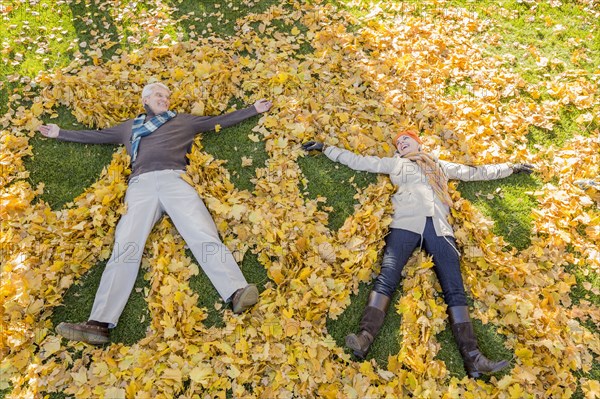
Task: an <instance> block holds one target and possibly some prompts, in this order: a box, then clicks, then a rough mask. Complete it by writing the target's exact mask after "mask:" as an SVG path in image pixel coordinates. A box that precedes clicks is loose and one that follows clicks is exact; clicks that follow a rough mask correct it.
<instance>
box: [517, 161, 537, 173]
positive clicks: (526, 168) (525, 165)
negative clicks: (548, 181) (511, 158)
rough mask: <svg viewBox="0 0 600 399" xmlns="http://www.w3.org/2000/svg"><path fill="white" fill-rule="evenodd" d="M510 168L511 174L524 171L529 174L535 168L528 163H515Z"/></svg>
mask: <svg viewBox="0 0 600 399" xmlns="http://www.w3.org/2000/svg"><path fill="white" fill-rule="evenodd" d="M512 170H513V174H517V173H526V174H528V175H530V174H531V173H533V171H534V170H535V169H534V168H533V165H530V164H528V163H516V164H514V165H513V166H512Z"/></svg>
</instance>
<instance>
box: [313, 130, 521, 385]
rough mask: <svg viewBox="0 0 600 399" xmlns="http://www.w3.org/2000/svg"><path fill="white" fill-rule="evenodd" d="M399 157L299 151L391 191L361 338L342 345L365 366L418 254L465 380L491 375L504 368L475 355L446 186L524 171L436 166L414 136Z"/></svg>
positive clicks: (402, 142) (401, 144)
mask: <svg viewBox="0 0 600 399" xmlns="http://www.w3.org/2000/svg"><path fill="white" fill-rule="evenodd" d="M394 145H395V147H396V149H397V152H396V153H395V154H394V156H392V157H387V158H380V157H376V156H362V155H358V154H355V153H353V152H351V151H348V150H345V149H341V148H338V147H334V146H325V145H324V144H323V143H320V142H316V141H311V142H308V143H305V144H304V145H303V146H302V148H303V149H304V150H306V151H312V150H317V151H322V152H323V153H324V154H325V155H326V156H327V157H328V158H329V159H331V160H332V161H334V162H339V163H341V164H344V165H346V166H348V167H350V168H351V169H354V170H359V171H366V172H372V173H383V174H387V175H389V176H390V179H391V181H392V183H393V184H395V185H396V186H397V191H396V193H395V194H394V195H393V196H392V204H393V208H394V213H393V219H392V223H391V225H390V233H389V235H388V236H387V237H386V245H385V250H384V255H383V260H382V263H381V271H380V273H379V275H378V276H377V278H376V279H375V283H374V286H373V289H372V291H371V293H370V295H369V299H368V302H367V306H366V308H365V310H364V312H363V315H362V319H361V321H360V324H359V332H358V333H357V334H350V335H348V336H347V337H346V345H347V346H348V347H349V348H350V349H352V351H353V353H354V355H355V356H357V357H359V358H361V359H364V358H365V356H366V354H367V352H368V350H369V347H370V346H371V344H372V343H373V340H374V339H375V337H376V335H377V334H378V333H379V330H380V329H381V326H382V325H383V320H384V318H385V315H386V313H387V310H388V307H389V305H390V298H391V297H392V294H393V293H394V291H395V290H396V288H397V287H398V284H399V283H400V279H401V273H402V269H403V268H404V265H405V264H406V262H407V261H408V259H409V258H410V256H411V254H412V253H413V251H414V250H415V249H416V248H419V249H421V248H422V249H424V250H425V252H426V253H427V254H429V255H431V256H432V257H433V263H434V271H435V273H436V275H437V278H438V280H439V282H440V285H441V287H442V291H443V295H444V300H445V302H446V304H447V305H448V315H449V317H450V323H451V325H452V332H453V334H454V338H455V340H456V342H457V344H458V347H459V350H460V353H461V355H462V358H463V361H464V366H465V369H466V371H467V374H468V375H469V377H472V378H478V377H480V376H481V375H482V374H487V373H494V372H497V371H499V370H501V369H503V368H505V367H506V366H508V364H509V363H508V361H506V360H501V361H497V362H496V361H492V360H489V359H487V358H486V357H485V356H484V355H483V354H482V353H481V352H480V350H479V347H478V345H477V339H476V338H475V334H474V332H473V326H472V324H471V320H470V318H469V312H468V307H467V298H466V294H465V289H464V285H463V281H462V276H461V273H460V263H459V255H460V253H459V251H458V249H457V246H456V242H455V240H454V234H453V231H452V227H451V226H450V223H449V222H448V215H449V213H450V207H451V206H452V199H451V198H450V195H449V193H448V179H458V180H464V181H475V180H494V179H501V178H504V177H507V176H510V175H511V174H513V173H521V172H524V173H528V174H529V173H531V172H532V171H533V168H532V166H531V165H527V164H515V165H511V164H508V163H503V164H497V165H483V166H478V167H471V166H466V165H462V164H458V163H453V162H447V161H441V160H438V159H436V158H435V157H433V156H431V155H430V154H428V153H426V152H424V151H423V148H422V141H421V139H420V138H419V136H418V135H417V134H416V133H415V132H414V131H404V132H400V133H399V134H398V135H397V136H396V138H395V139H394Z"/></svg>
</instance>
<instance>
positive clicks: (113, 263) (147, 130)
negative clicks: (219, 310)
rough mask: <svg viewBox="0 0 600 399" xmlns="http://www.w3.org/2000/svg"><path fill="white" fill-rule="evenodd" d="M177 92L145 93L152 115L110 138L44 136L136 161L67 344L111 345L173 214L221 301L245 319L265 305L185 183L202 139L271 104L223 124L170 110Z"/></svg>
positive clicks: (93, 133)
mask: <svg viewBox="0 0 600 399" xmlns="http://www.w3.org/2000/svg"><path fill="white" fill-rule="evenodd" d="M170 96H171V91H170V90H169V88H168V87H167V86H165V85H164V84H162V83H151V84H149V85H147V86H146V87H144V89H143V90H142V103H143V106H144V108H145V110H146V113H144V114H140V115H138V116H137V117H136V118H134V119H129V120H127V121H125V122H123V123H121V124H119V125H117V126H114V127H111V128H108V129H104V130H65V129H60V128H59V127H58V126H57V125H55V124H48V125H43V126H41V127H40V128H39V131H40V133H41V134H42V135H44V136H46V137H50V138H56V139H58V140H63V141H72V142H78V143H88V144H124V145H125V147H126V149H127V152H128V153H129V155H130V156H131V169H132V172H131V176H130V178H129V185H128V188H127V193H126V195H125V202H126V204H127V212H126V213H125V214H124V215H123V216H122V217H121V219H120V220H119V223H118V225H117V228H116V233H115V243H114V246H113V252H112V255H111V257H110V259H109V261H108V263H107V264H106V268H105V269H104V272H103V274H102V279H101V281H100V285H99V287H98V290H97V291H96V297H95V300H94V305H93V307H92V312H91V314H90V317H89V320H88V321H87V322H85V323H60V324H59V325H58V326H57V327H56V331H57V332H58V333H59V334H60V335H62V336H63V337H65V338H67V339H71V340H76V341H84V342H87V343H91V344H96V345H100V344H105V343H108V342H110V339H109V329H110V328H114V327H115V326H116V325H117V321H118V319H119V317H120V315H121V313H122V312H123V308H124V307H125V304H126V303H127V301H128V299H129V295H130V294H131V290H132V289H133V286H134V283H135V280H136V277H137V274H138V270H139V266H140V263H141V258H142V253H143V251H144V246H145V243H146V239H147V238H148V235H149V234H150V231H151V230H152V227H153V226H154V224H155V223H156V222H157V221H158V219H159V218H160V217H161V216H162V214H163V213H167V214H168V215H169V217H170V218H171V220H172V221H173V223H174V225H175V227H176V228H177V230H178V231H179V233H180V234H181V235H182V237H183V238H184V240H185V241H186V243H187V244H188V246H189V248H190V249H191V251H192V253H193V254H194V256H195V257H196V259H197V260H198V262H199V263H200V265H201V266H202V269H203V270H204V272H205V273H206V275H207V276H208V278H209V279H210V281H211V282H212V284H213V285H214V286H215V288H216V290H217V291H218V293H219V295H220V296H221V298H223V300H224V301H226V302H231V303H232V307H233V311H234V312H235V313H241V312H243V311H244V310H245V309H247V308H249V307H251V306H252V305H254V304H255V303H256V302H257V301H258V289H257V288H256V286H254V285H252V284H248V282H247V281H246V279H245V278H244V276H243V274H242V272H241V271H240V268H239V266H238V265H237V263H236V262H235V260H234V258H233V255H232V254H231V252H230V251H229V249H228V248H227V247H226V246H225V245H224V244H223V243H222V241H221V239H220V238H219V234H218V231H217V228H216V226H215V223H214V221H213V219H212V217H211V215H210V213H209V212H208V210H207V209H206V206H205V205H204V203H203V202H202V200H201V199H200V197H199V196H198V193H197V192H196V190H195V189H194V188H193V187H192V186H190V185H189V184H187V183H186V182H185V181H184V180H183V179H182V178H181V175H182V173H184V170H185V167H186V165H187V157H186V155H187V153H188V152H189V151H190V149H191V147H192V142H193V140H194V137H195V136H196V134H198V133H201V132H206V131H210V130H213V129H215V127H216V126H217V125H220V126H221V127H223V128H225V127H228V126H232V125H235V124H237V123H239V122H241V121H243V120H245V119H247V118H250V117H252V116H254V115H257V114H259V113H262V112H266V111H268V110H269V109H270V108H271V106H272V103H271V102H270V101H267V100H264V99H261V100H258V101H257V102H255V103H254V105H252V106H250V107H248V108H244V109H241V110H238V111H234V112H231V113H228V114H224V115H219V116H194V115H189V114H178V113H175V112H173V111H170V110H169V105H170Z"/></svg>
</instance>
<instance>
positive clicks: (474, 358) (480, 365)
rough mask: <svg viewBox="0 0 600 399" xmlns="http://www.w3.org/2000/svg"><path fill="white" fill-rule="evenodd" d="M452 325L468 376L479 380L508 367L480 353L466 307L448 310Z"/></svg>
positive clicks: (504, 363) (501, 361) (455, 307)
mask: <svg viewBox="0 0 600 399" xmlns="http://www.w3.org/2000/svg"><path fill="white" fill-rule="evenodd" d="M448 316H450V324H451V326H452V333H453V334H454V339H455V340H456V343H457V344H458V349H459V350H460V354H461V356H462V358H463V363H464V365H465V370H466V371H467V375H468V376H469V377H471V378H479V377H481V375H482V374H491V373H495V372H497V371H500V370H502V369H503V368H505V367H506V366H508V361H506V360H500V361H499V362H495V361H493V360H490V359H488V358H486V357H485V356H484V355H483V353H481V352H480V351H479V347H478V346H477V338H475V333H474V331H473V324H472V323H471V319H470V318H469V309H468V308H467V307H466V306H453V307H451V308H448Z"/></svg>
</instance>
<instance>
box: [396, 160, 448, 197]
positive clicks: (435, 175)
mask: <svg viewBox="0 0 600 399" xmlns="http://www.w3.org/2000/svg"><path fill="white" fill-rule="evenodd" d="M403 158H407V159H410V160H411V161H413V162H416V163H417V165H419V167H420V168H421V170H422V171H423V172H425V175H426V176H427V181H428V182H429V185H430V186H431V188H433V191H434V192H435V194H436V195H437V196H438V198H439V199H440V201H442V203H443V204H446V205H448V206H449V207H452V198H450V194H448V178H447V177H446V175H445V174H444V171H443V170H442V168H441V167H440V164H439V163H438V162H437V159H436V158H434V157H432V156H431V155H429V154H426V153H424V152H411V153H410V154H406V155H405V156H404V157H403Z"/></svg>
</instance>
